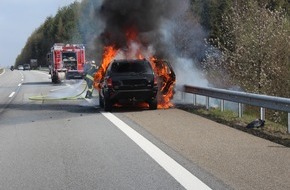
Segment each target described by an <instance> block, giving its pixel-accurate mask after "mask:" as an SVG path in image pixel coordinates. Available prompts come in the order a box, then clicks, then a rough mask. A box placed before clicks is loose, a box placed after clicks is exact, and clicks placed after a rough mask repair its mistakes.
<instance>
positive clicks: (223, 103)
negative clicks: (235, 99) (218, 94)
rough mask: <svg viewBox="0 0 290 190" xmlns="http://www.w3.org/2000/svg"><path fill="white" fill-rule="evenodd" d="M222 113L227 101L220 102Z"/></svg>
mask: <svg viewBox="0 0 290 190" xmlns="http://www.w3.org/2000/svg"><path fill="white" fill-rule="evenodd" d="M220 104H221V105H220V106H221V112H223V111H225V100H220Z"/></svg>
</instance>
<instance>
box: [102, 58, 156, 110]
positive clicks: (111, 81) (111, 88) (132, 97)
mask: <svg viewBox="0 0 290 190" xmlns="http://www.w3.org/2000/svg"><path fill="white" fill-rule="evenodd" d="M157 91H158V87H157V77H156V76H155V74H154V72H153V69H152V66H151V64H150V62H149V61H147V60H143V59H142V60H114V61H112V62H111V63H110V65H109V66H108V69H107V70H106V73H105V76H104V78H103V79H102V81H101V83H100V91H99V93H100V94H99V99H100V106H101V107H102V108H104V109H105V111H111V110H112V106H113V105H114V104H115V103H121V104H123V103H128V102H147V103H148V104H149V108H150V109H157Z"/></svg>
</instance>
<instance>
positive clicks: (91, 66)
mask: <svg viewBox="0 0 290 190" xmlns="http://www.w3.org/2000/svg"><path fill="white" fill-rule="evenodd" d="M96 71H97V66H96V63H95V61H91V62H87V63H86V64H85V66H84V75H85V80H86V82H87V85H88V90H87V94H86V98H88V99H90V98H92V94H93V90H94V87H93V84H94V75H95V73H96Z"/></svg>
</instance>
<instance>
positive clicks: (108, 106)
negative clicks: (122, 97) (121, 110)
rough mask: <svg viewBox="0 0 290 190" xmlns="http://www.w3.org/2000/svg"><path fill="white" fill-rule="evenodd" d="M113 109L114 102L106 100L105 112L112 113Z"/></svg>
mask: <svg viewBox="0 0 290 190" xmlns="http://www.w3.org/2000/svg"><path fill="white" fill-rule="evenodd" d="M112 107H113V105H112V102H111V101H110V100H109V99H106V98H105V100H104V110H105V111H108V112H110V111H112Z"/></svg>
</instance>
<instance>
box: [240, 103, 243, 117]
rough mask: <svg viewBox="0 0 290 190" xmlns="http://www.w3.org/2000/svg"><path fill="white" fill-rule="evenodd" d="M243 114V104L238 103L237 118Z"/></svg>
mask: <svg viewBox="0 0 290 190" xmlns="http://www.w3.org/2000/svg"><path fill="white" fill-rule="evenodd" d="M242 116H243V104H241V103H239V118H241V117H242Z"/></svg>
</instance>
